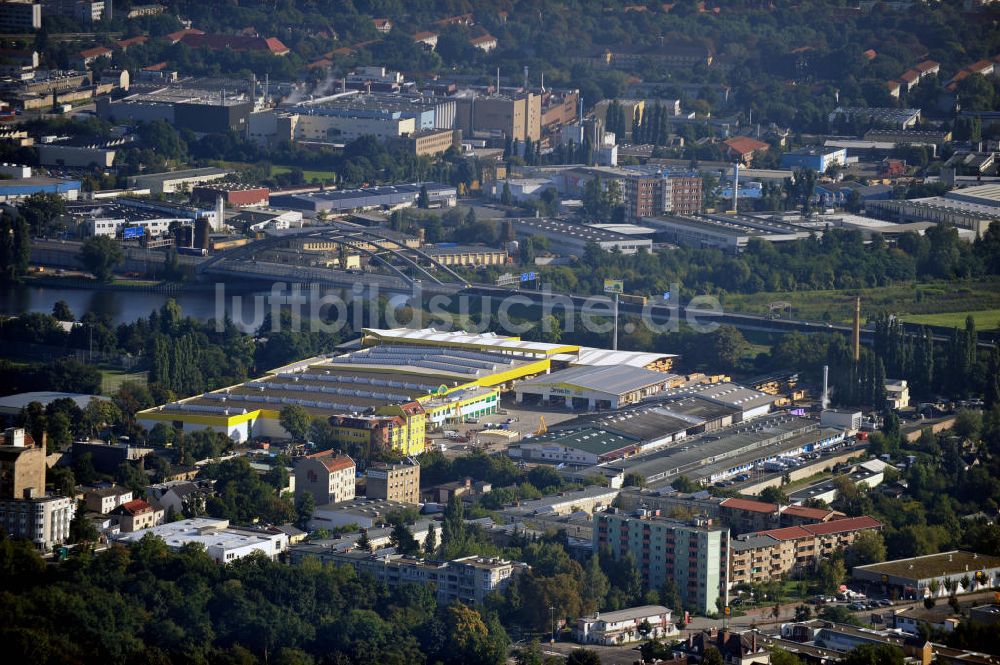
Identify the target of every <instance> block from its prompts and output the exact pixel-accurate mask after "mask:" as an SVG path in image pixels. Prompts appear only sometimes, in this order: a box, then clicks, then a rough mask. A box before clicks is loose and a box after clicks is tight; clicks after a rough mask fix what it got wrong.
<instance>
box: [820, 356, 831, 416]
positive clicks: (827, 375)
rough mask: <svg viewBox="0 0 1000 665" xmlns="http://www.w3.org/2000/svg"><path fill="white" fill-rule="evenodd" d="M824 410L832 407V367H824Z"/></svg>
mask: <svg viewBox="0 0 1000 665" xmlns="http://www.w3.org/2000/svg"><path fill="white" fill-rule="evenodd" d="M822 404H823V408H824V409H825V408H826V407H828V406H829V405H830V366H829V365H823V401H822Z"/></svg>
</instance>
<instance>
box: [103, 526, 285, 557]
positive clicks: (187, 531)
mask: <svg viewBox="0 0 1000 665" xmlns="http://www.w3.org/2000/svg"><path fill="white" fill-rule="evenodd" d="M147 535H152V536H155V537H156V538H159V539H160V540H162V541H163V542H164V543H166V545H167V547H168V548H170V549H171V550H174V551H176V550H179V549H181V548H182V547H184V546H186V545H189V544H192V543H196V544H199V545H201V546H202V547H204V548H205V553H206V554H208V556H210V557H211V558H212V559H213V560H214V561H215V562H216V563H221V564H226V563H230V562H232V561H235V560H236V559H242V558H243V557H245V556H250V555H251V554H256V553H258V552H259V553H261V554H263V555H264V556H265V557H267V558H268V559H277V558H278V555H279V554H281V553H282V552H284V551H285V550H287V549H288V536H287V535H286V534H284V533H282V532H280V531H278V530H274V532H271V531H263V530H261V531H257V530H250V529H241V528H237V527H230V526H229V520H223V519H215V518H210V517H197V518H192V519H186V520H180V521H178V522H170V523H167V524H161V525H159V526H154V527H150V528H148V529H140V530H138V531H132V532H130V533H121V534H119V535H118V536H117V538H116V540H117V541H118V542H120V543H137V542H139V541H140V540H142V539H143V538H145V537H146V536H147Z"/></svg>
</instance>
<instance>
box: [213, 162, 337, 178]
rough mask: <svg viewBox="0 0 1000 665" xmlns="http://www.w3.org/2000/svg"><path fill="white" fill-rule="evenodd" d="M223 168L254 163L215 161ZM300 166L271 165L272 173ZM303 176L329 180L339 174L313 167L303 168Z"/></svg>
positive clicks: (275, 173)
mask: <svg viewBox="0 0 1000 665" xmlns="http://www.w3.org/2000/svg"><path fill="white" fill-rule="evenodd" d="M214 163H215V164H217V165H218V166H219V168H222V169H245V168H247V167H249V166H252V164H247V163H245V162H227V161H225V160H219V161H217V162H214ZM295 168H298V167H296V166H288V165H285V164H272V165H271V175H278V174H280V173H288V172H290V171H291V170H292V169H295ZM302 176H303V177H304V178H305V179H306V182H313V181H316V182H328V181H330V180H336V179H337V174H336V173H335V172H333V171H317V170H313V169H302Z"/></svg>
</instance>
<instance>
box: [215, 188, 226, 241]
mask: <svg viewBox="0 0 1000 665" xmlns="http://www.w3.org/2000/svg"><path fill="white" fill-rule="evenodd" d="M225 221H226V203H225V201H224V200H223V198H222V195H221V194H219V196H217V197H215V224H213V225H212V230H213V231H216V232H219V231H222V226H223V224H224V223H225Z"/></svg>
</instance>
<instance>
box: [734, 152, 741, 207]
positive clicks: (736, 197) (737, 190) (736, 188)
mask: <svg viewBox="0 0 1000 665" xmlns="http://www.w3.org/2000/svg"><path fill="white" fill-rule="evenodd" d="M739 197H740V163H739V162H736V163H735V164H733V214H736V213H738V212H739V211H740V206H739Z"/></svg>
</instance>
